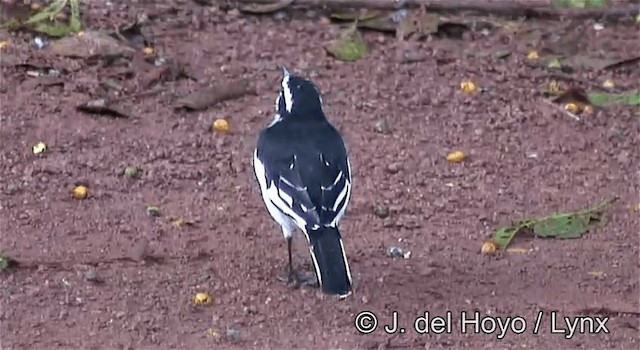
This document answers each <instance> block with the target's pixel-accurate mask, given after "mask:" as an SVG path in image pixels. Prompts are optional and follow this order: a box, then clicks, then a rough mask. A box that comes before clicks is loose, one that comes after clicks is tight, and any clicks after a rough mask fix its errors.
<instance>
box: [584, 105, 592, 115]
mask: <svg viewBox="0 0 640 350" xmlns="http://www.w3.org/2000/svg"><path fill="white" fill-rule="evenodd" d="M582 113H584V114H593V107H591V106H590V105H586V106H584V107H582Z"/></svg>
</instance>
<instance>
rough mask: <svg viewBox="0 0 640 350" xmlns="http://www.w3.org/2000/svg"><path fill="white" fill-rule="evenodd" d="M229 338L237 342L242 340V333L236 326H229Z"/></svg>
mask: <svg viewBox="0 0 640 350" xmlns="http://www.w3.org/2000/svg"><path fill="white" fill-rule="evenodd" d="M227 338H229V340H230V341H232V342H234V343H237V342H239V341H241V340H242V333H241V332H240V331H239V330H237V329H235V328H229V329H227Z"/></svg>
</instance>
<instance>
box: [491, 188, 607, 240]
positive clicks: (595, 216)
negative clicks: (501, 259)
mask: <svg viewBox="0 0 640 350" xmlns="http://www.w3.org/2000/svg"><path fill="white" fill-rule="evenodd" d="M615 200H617V198H613V199H609V200H606V201H603V202H602V203H600V204H598V205H597V206H595V207H593V208H590V209H586V210H583V211H578V212H571V213H560V214H554V215H550V216H547V217H543V218H538V219H529V220H523V221H520V222H518V223H517V224H515V225H512V226H508V227H502V228H499V229H497V230H496V231H495V232H494V234H493V240H494V242H496V243H497V244H498V246H499V247H500V249H502V250H505V249H506V248H507V246H508V245H509V243H511V241H512V240H513V238H514V237H515V236H516V235H517V234H518V233H520V232H523V231H530V232H532V233H533V234H534V235H535V236H537V237H543V238H558V239H571V238H579V237H582V236H583V235H585V234H586V233H587V232H588V231H589V229H590V228H591V227H592V226H593V225H594V224H595V223H597V222H602V221H601V219H602V215H603V214H604V211H605V210H606V209H607V208H608V206H609V205H610V204H611V203H613V202H614V201H615Z"/></svg>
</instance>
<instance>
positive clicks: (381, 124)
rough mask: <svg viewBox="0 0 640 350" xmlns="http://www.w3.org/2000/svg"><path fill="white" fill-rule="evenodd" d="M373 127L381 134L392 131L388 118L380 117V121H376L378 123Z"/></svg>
mask: <svg viewBox="0 0 640 350" xmlns="http://www.w3.org/2000/svg"><path fill="white" fill-rule="evenodd" d="M373 129H374V130H375V132H377V133H379V134H389V133H391V126H389V121H388V120H387V118H383V119H380V120H379V121H378V122H376V125H374V127H373Z"/></svg>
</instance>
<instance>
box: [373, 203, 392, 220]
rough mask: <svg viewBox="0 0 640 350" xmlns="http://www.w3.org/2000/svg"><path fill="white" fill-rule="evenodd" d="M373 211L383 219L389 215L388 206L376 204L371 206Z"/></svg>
mask: <svg viewBox="0 0 640 350" xmlns="http://www.w3.org/2000/svg"><path fill="white" fill-rule="evenodd" d="M373 213H374V214H375V215H376V216H377V217H379V218H380V219H385V218H388V217H389V214H390V210H389V207H388V206H386V205H383V204H378V205H376V206H375V207H374V208H373Z"/></svg>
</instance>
